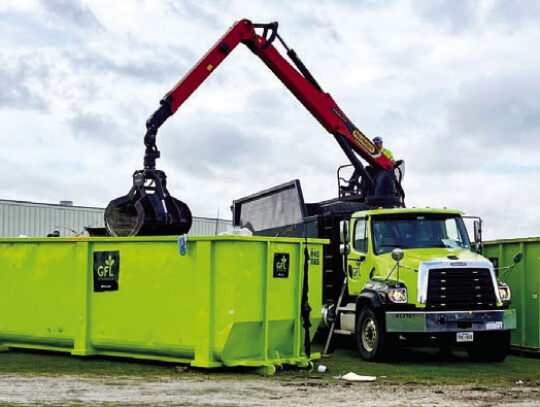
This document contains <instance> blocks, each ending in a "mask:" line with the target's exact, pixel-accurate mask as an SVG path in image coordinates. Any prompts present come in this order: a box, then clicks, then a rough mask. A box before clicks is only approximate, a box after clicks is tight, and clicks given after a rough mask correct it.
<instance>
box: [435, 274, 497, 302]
mask: <svg viewBox="0 0 540 407" xmlns="http://www.w3.org/2000/svg"><path fill="white" fill-rule="evenodd" d="M496 305H497V299H496V297H495V291H494V289H493V280H492V279H491V273H490V271H489V269H482V268H477V269H464V268H461V269H460V268H446V269H431V270H430V271H429V280H428V292H427V302H426V307H427V308H428V309H438V310H439V309H445V310H469V309H489V308H493V307H495V306H496Z"/></svg>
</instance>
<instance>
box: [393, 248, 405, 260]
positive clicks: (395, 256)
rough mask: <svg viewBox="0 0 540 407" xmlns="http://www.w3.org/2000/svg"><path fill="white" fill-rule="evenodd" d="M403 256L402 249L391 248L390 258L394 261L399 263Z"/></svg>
mask: <svg viewBox="0 0 540 407" xmlns="http://www.w3.org/2000/svg"><path fill="white" fill-rule="evenodd" d="M403 257H405V252H404V251H403V249H400V248H398V247H397V248H395V249H394V250H392V258H393V259H394V261H396V262H398V263H399V262H400V261H401V260H403Z"/></svg>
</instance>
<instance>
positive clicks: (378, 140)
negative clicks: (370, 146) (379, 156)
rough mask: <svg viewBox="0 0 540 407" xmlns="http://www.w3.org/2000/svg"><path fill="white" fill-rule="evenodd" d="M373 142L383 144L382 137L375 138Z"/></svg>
mask: <svg viewBox="0 0 540 407" xmlns="http://www.w3.org/2000/svg"><path fill="white" fill-rule="evenodd" d="M373 142H374V143H382V137H378V136H377V137H375V138H374V139H373Z"/></svg>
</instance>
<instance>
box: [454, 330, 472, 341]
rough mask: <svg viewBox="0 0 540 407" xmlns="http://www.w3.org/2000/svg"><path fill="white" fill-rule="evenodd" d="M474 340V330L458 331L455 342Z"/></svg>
mask: <svg viewBox="0 0 540 407" xmlns="http://www.w3.org/2000/svg"><path fill="white" fill-rule="evenodd" d="M472 341H474V332H458V333H457V338H456V342H472Z"/></svg>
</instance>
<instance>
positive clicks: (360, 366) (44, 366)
mask: <svg viewBox="0 0 540 407" xmlns="http://www.w3.org/2000/svg"><path fill="white" fill-rule="evenodd" d="M314 351H316V352H322V345H314ZM318 364H323V365H325V366H327V367H328V372H327V373H318V372H316V371H311V372H309V371H305V370H298V369H285V370H282V371H278V373H277V374H276V375H275V376H273V377H272V378H269V379H265V380H281V381H291V380H293V381H294V380H303V381H306V382H308V383H313V384H314V385H316V384H317V383H318V384H321V385H328V384H329V382H334V383H338V382H337V381H336V380H334V379H332V376H338V375H343V374H345V373H348V372H351V371H352V372H355V373H357V374H360V375H369V376H377V377H378V380H377V382H378V383H389V384H407V383H411V384H412V383H415V384H428V385H439V384H466V385H471V386H475V387H477V388H481V387H482V386H492V385H508V384H515V383H516V382H517V381H519V380H521V381H523V382H525V383H531V382H535V383H540V358H538V357H523V356H517V355H509V356H508V357H507V358H506V360H505V361H504V362H503V363H476V362H471V361H470V360H469V359H468V358H467V355H466V354H465V352H463V351H460V350H454V351H453V354H452V356H450V357H448V356H444V355H441V354H440V353H439V352H438V350H437V349H428V348H419V349H404V350H403V351H402V352H401V354H400V355H399V356H398V357H397V358H396V360H395V361H393V362H392V363H370V362H366V361H364V360H362V359H361V358H360V357H359V355H358V352H357V351H356V350H354V349H337V350H336V351H335V353H334V354H333V355H332V356H331V357H330V358H323V359H321V360H319V361H316V362H315V365H318ZM0 373H2V374H10V373H11V374H31V375H36V374H37V375H41V374H47V375H50V374H52V375H91V376H99V375H103V376H116V377H119V376H120V377H121V376H140V377H150V376H156V377H171V378H192V379H201V380H205V379H212V380H216V379H236V380H243V379H255V378H259V377H260V376H258V375H257V374H256V373H255V371H254V369H248V368H234V369H229V368H220V369H215V370H203V369H193V368H189V369H188V371H187V372H182V373H177V372H176V369H175V365H174V364H171V363H160V362H153V361H141V360H130V359H119V358H102V357H99V358H97V357H86V358H83V357H74V356H70V355H68V354H63V353H56V352H44V351H26V350H25V351H22V350H13V351H10V352H5V353H0ZM318 384H317V385H318Z"/></svg>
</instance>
